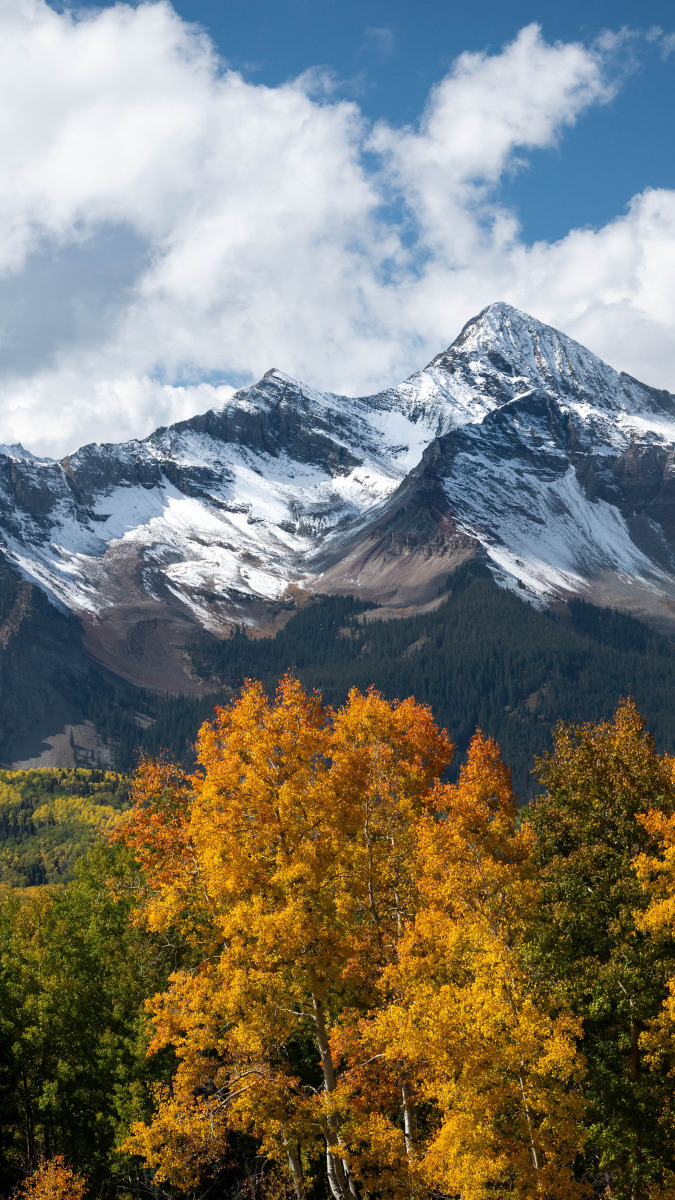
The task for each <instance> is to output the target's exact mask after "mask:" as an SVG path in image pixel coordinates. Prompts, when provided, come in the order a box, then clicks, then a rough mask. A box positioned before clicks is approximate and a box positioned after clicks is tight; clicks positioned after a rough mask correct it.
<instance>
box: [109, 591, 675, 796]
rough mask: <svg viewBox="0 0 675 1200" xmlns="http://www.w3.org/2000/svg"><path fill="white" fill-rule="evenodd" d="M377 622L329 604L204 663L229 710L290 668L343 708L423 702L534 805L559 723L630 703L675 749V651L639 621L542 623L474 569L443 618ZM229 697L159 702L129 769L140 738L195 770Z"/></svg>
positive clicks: (340, 601)
mask: <svg viewBox="0 0 675 1200" xmlns="http://www.w3.org/2000/svg"><path fill="white" fill-rule="evenodd" d="M365 610H366V606H365V605H364V604H361V603H359V602H357V601H355V600H353V599H351V598H349V597H330V598H329V597H322V598H320V599H318V600H317V601H316V602H314V603H312V604H310V605H309V606H308V607H306V608H305V609H304V610H302V611H301V612H299V613H298V614H297V615H296V616H294V617H293V618H292V619H291V620H290V621H289V622H288V624H287V625H286V626H285V628H284V629H283V630H281V631H280V632H279V633H278V634H277V635H276V637H274V638H271V639H270V638H261V639H256V640H253V639H250V638H248V637H246V636H245V635H244V634H243V633H242V632H239V633H238V634H236V635H235V636H234V637H232V638H230V639H226V640H225V641H222V642H219V643H215V644H214V642H213V640H212V639H209V640H208V641H207V640H206V639H205V640H204V642H203V643H201V645H199V646H197V647H196V648H195V649H194V650H193V653H192V659H193V663H194V666H195V668H196V670H197V671H198V672H199V674H200V675H201V676H203V677H204V678H206V679H211V680H213V685H214V687H216V686H220V687H221V688H223V689H224V690H223V691H222V692H221V698H226V697H227V696H229V695H230V694H231V690H232V689H234V688H236V687H238V685H239V684H240V682H241V681H242V680H243V679H244V678H246V677H251V678H256V679H261V680H262V681H263V682H264V683H265V684H266V685H267V686H270V687H271V686H273V685H274V684H275V683H276V681H277V680H278V678H279V677H280V675H281V674H283V672H284V671H286V670H292V671H294V672H295V673H297V675H298V677H299V678H300V679H301V680H302V682H303V683H304V684H305V685H307V686H316V687H320V688H321V690H322V692H323V694H324V696H325V697H326V699H327V700H328V701H330V702H331V703H332V704H336V703H341V702H342V701H343V700H344V699H345V697H346V695H347V692H348V691H349V689H350V688H351V687H353V686H356V687H358V688H361V689H365V688H367V687H369V686H370V685H371V684H374V685H375V687H377V688H378V689H379V690H381V691H382V692H383V693H384V695H385V696H387V697H388V698H390V699H393V698H396V697H398V698H402V697H405V696H409V695H414V696H415V697H416V698H417V699H418V700H419V701H421V702H424V703H427V704H431V706H432V708H433V711H434V716H435V718H436V720H437V721H438V722H439V723H440V724H441V725H443V726H445V727H446V728H447V729H448V731H449V733H450V735H451V737H452V738H453V740H454V741H455V742H456V744H457V747H458V750H459V751H460V754H463V753H464V751H465V750H466V747H467V745H468V743H469V740H470V738H471V736H472V734H473V733H474V731H475V729H476V727H477V726H479V727H480V728H482V729H483V730H484V732H485V733H488V734H491V735H492V736H494V737H496V738H497V740H498V741H499V744H500V745H501V746H502V748H503V751H504V755H505V757H506V759H507V761H508V762H509V764H510V765H511V767H512V769H513V772H514V779H515V782H516V788H517V791H518V792H519V793H520V794H521V795H523V796H525V795H530V794H532V791H533V784H532V782H531V777H530V774H529V772H530V768H531V765H532V759H533V756H534V755H535V754H538V753H541V752H542V751H543V750H545V749H546V748H547V747H548V746H549V745H550V732H551V729H552V727H553V725H554V724H555V722H556V721H557V720H559V719H563V720H569V721H575V722H576V721H584V720H597V719H598V718H600V717H605V716H608V715H609V714H610V713H611V712H612V711H613V709H614V708H615V707H616V704H617V703H618V701H619V699H620V698H621V697H622V696H624V695H626V694H628V693H631V694H632V695H634V697H635V699H636V701H637V703H638V706H639V707H640V710H641V712H643V713H644V716H645V718H646V720H647V723H648V725H649V727H650V729H651V730H652V731H653V733H654V736H655V738H656V741H657V744H658V745H659V746H660V747H661V748H662V749H663V750H673V749H675V704H674V700H675V643H674V642H673V641H672V640H671V639H670V638H669V637H666V636H663V635H661V634H658V633H655V632H653V631H651V630H649V629H647V628H646V627H645V626H644V625H642V624H641V623H639V622H638V621H635V620H633V619H632V618H630V617H626V616H624V615H621V614H618V613H614V612H610V611H603V610H601V609H597V608H595V607H593V606H592V605H588V604H584V603H583V602H582V601H572V603H571V604H569V605H565V606H560V607H559V610H558V612H557V613H551V612H548V611H546V612H540V611H538V610H536V609H534V608H532V606H531V605H529V604H527V603H524V602H523V601H521V600H520V599H519V598H518V597H517V596H515V595H513V594H512V593H510V592H507V591H504V590H503V589H501V588H498V587H497V586H496V584H494V582H493V581H492V579H491V578H489V577H482V576H480V575H476V574H475V573H473V572H472V571H468V572H465V573H463V574H459V575H457V576H455V577H454V579H453V582H452V590H451V593H450V595H449V597H448V599H447V601H445V602H444V603H443V604H442V606H441V607H440V608H439V609H438V610H437V611H436V612H433V613H427V614H425V615H422V616H417V617H411V618H407V619H404V620H394V621H386V622H385V621H372V622H368V623H366V621H365V620H364V613H365ZM217 699H218V693H216V694H215V695H214V696H208V697H205V698H203V699H200V700H194V699H185V698H183V699H178V700H173V701H163V702H161V703H160V704H157V705H156V707H155V709H154V715H155V717H156V720H155V722H154V724H153V725H152V726H151V727H150V728H148V729H147V730H145V731H138V729H137V728H136V729H135V730H133V731H130V732H131V733H132V734H133V739H134V740H129V739H128V738H127V737H126V735H125V740H124V741H123V742H122V743H121V745H120V766H121V767H122V768H123V769H128V768H129V767H131V766H132V765H133V761H134V755H135V747H136V745H137V744H138V742H139V734H140V744H141V745H142V746H143V747H145V748H147V749H148V750H150V751H151V752H156V751H157V750H158V749H160V748H161V747H166V748H168V749H170V750H171V751H173V752H174V753H176V754H178V755H179V756H181V757H184V758H185V759H189V758H190V755H191V745H192V742H193V740H194V736H195V732H196V730H197V729H198V727H199V724H200V722H201V721H202V720H204V719H205V718H207V717H208V716H209V715H210V713H211V711H212V709H213V705H214V702H215V701H216V700H217Z"/></svg>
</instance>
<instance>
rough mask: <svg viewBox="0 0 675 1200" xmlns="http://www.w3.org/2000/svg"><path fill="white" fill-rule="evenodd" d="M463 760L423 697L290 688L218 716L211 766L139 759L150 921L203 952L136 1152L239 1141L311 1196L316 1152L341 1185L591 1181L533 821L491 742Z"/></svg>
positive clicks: (207, 738) (177, 1175)
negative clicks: (541, 932) (555, 988)
mask: <svg viewBox="0 0 675 1200" xmlns="http://www.w3.org/2000/svg"><path fill="white" fill-rule="evenodd" d="M451 755H452V746H451V745H450V743H449V741H448V739H447V736H446V735H445V734H444V733H443V732H442V731H439V730H438V728H437V727H436V725H435V724H434V721H433V719H432V717H431V714H430V712H429V710H428V709H427V708H424V707H423V706H421V705H418V704H416V703H415V702H414V701H412V700H406V701H403V702H401V703H389V702H387V701H385V700H384V699H383V698H382V697H381V696H380V695H379V694H378V693H377V692H375V691H370V692H368V693H367V694H366V695H362V694H360V693H358V692H357V691H352V692H351V693H350V695H349V698H348V700H347V703H346V704H345V705H344V707H343V708H341V709H339V710H338V711H332V710H329V709H326V708H324V707H323V705H322V704H321V701H320V699H319V697H318V696H316V695H308V694H307V693H306V692H304V691H303V689H302V687H301V686H300V684H299V683H298V682H297V681H296V680H294V679H291V678H288V677H287V678H285V679H284V680H283V681H282V682H281V684H280V686H279V689H278V692H277V694H276V696H275V697H274V698H273V699H271V700H270V699H268V698H267V696H266V695H265V694H264V692H263V690H262V688H261V687H260V686H259V685H257V684H248V685H247V686H246V687H245V688H244V690H243V693H242V695H241V698H240V699H239V700H238V701H236V702H235V703H233V704H232V705H231V706H230V707H229V708H227V709H221V710H218V712H217V714H216V718H215V720H214V721H213V722H212V723H211V724H207V725H206V726H204V728H203V729H202V732H201V737H200V748H199V768H198V770H197V772H196V773H195V774H194V775H192V776H184V775H182V774H181V773H180V772H178V771H177V770H176V769H175V768H174V767H171V766H162V765H161V764H157V763H146V765H145V766H144V767H143V768H142V770H141V772H140V773H139V776H138V778H137V782H136V793H135V796H136V803H135V808H134V810H133V814H132V817H131V819H130V821H129V822H128V824H127V827H126V833H125V837H126V840H127V842H128V844H129V845H131V846H132V847H133V848H134V850H135V852H136V854H137V856H138V859H139V862H140V864H141V866H142V868H143V871H144V893H143V899H142V903H141V904H140V905H139V908H138V914H137V919H138V920H139V921H141V922H143V923H145V924H146V925H147V926H148V927H149V928H151V929H153V930H156V931H160V930H164V931H166V932H168V931H170V930H172V929H177V930H180V932H181V934H182V936H185V937H187V938H188V939H189V941H190V943H191V944H192V945H193V947H194V948H196V949H198V951H199V956H200V958H199V962H198V965H197V966H196V967H195V968H194V969H191V970H183V971H180V972H177V973H175V974H174V975H173V976H172V978H171V981H170V986H169V989H168V990H167V991H166V992H163V993H160V994H158V995H156V996H155V997H154V998H153V999H152V1000H151V1001H150V1002H149V1009H150V1012H151V1016H152V1024H153V1030H154V1032H153V1040H152V1044H151V1050H153V1051H158V1050H160V1049H163V1048H166V1047H168V1046H171V1047H173V1049H174V1051H175V1053H176V1056H177V1064H178V1065H177V1069H176V1072H175V1076H174V1079H173V1083H172V1086H171V1087H170V1088H167V1089H165V1090H163V1091H159V1092H158V1095H157V1111H156V1115H155V1117H154V1119H153V1120H152V1121H151V1122H149V1123H139V1124H137V1125H136V1126H135V1127H134V1128H133V1131H132V1135H131V1137H130V1139H129V1140H128V1141H127V1143H126V1149H127V1150H132V1151H134V1152H136V1153H138V1154H141V1155H142V1156H143V1157H144V1158H145V1160H146V1162H147V1163H148V1164H149V1165H151V1166H152V1167H154V1168H155V1170H156V1174H157V1178H158V1179H160V1180H161V1179H164V1180H167V1181H169V1182H172V1183H175V1184H178V1185H179V1186H186V1184H189V1183H190V1182H194V1181H195V1180H196V1179H197V1178H198V1176H199V1173H200V1171H202V1170H203V1169H204V1167H205V1165H207V1164H208V1163H209V1162H212V1161H215V1160H217V1159H218V1158H219V1157H220V1156H222V1155H223V1154H224V1153H225V1152H226V1147H227V1144H228V1137H229V1136H230V1135H231V1134H232V1133H233V1132H234V1131H237V1132H241V1131H243V1132H246V1133H248V1134H251V1135H254V1136H255V1137H256V1138H257V1139H258V1140H259V1143H260V1145H261V1148H262V1151H263V1153H265V1154H267V1155H268V1156H269V1157H271V1158H272V1159H274V1160H276V1161H278V1162H284V1163H285V1164H287V1169H288V1170H289V1172H290V1174H291V1176H292V1179H293V1183H294V1186H295V1189H296V1192H297V1194H298V1196H299V1197H302V1196H304V1195H305V1192H306V1188H307V1185H308V1181H309V1179H310V1178H311V1174H312V1170H313V1166H314V1165H316V1164H317V1163H318V1161H319V1158H320V1157H323V1159H324V1162H325V1169H326V1174H327V1178H328V1183H329V1186H330V1190H331V1192H332V1194H333V1196H334V1197H335V1200H349V1197H356V1196H359V1195H361V1194H363V1195H364V1196H365V1195H366V1194H370V1193H372V1192H377V1193H378V1194H380V1195H386V1194H390V1195H392V1196H401V1195H411V1194H416V1192H417V1190H418V1189H419V1188H427V1189H428V1187H429V1186H430V1185H432V1186H435V1187H439V1186H440V1187H441V1188H442V1189H443V1190H446V1189H453V1190H454V1189H457V1188H461V1189H462V1194H463V1195H466V1196H467V1197H471V1200H473V1198H474V1197H476V1198H477V1197H480V1196H483V1195H487V1194H489V1195H491V1196H494V1194H495V1192H494V1188H495V1186H504V1187H508V1189H509V1194H511V1195H514V1196H522V1197H529V1196H533V1197H534V1196H539V1195H543V1194H547V1195H549V1196H551V1197H557V1196H558V1195H560V1196H561V1197H562V1196H563V1195H565V1196H568V1197H571V1196H573V1195H576V1194H577V1191H576V1190H575V1187H576V1185H575V1184H574V1182H573V1179H572V1174H571V1171H572V1165H571V1164H572V1161H573V1159H574V1155H575V1153H576V1150H577V1146H578V1142H579V1132H578V1111H579V1110H578V1101H577V1100H575V1099H574V1096H573V1095H572V1091H571V1089H572V1084H573V1082H574V1079H575V1076H576V1075H577V1074H578V1071H579V1065H578V1063H575V1061H574V1039H575V1037H576V1035H577V1033H578V1026H577V1024H576V1023H575V1022H574V1020H573V1019H572V1018H571V1017H570V1016H569V1015H568V1014H567V1013H566V1012H563V1011H562V1006H561V1004H560V1003H559V1002H557V1001H556V1003H555V1004H552V1003H551V1000H550V998H549V997H548V995H547V994H546V989H545V987H543V986H542V985H540V986H539V987H538V988H537V987H535V986H534V985H533V984H531V982H529V980H528V978H527V976H526V970H525V967H524V964H523V961H522V955H521V945H520V944H521V942H522V928H523V923H524V919H525V916H524V914H525V913H526V912H531V911H532V910H533V908H534V907H536V904H537V893H536V887H535V886H534V884H533V881H532V872H531V867H530V866H528V854H529V838H530V834H529V833H528V831H527V830H525V831H518V830H517V828H516V809H515V803H514V798H513V795H512V793H511V789H510V783H509V778H508V772H507V771H506V769H505V768H504V766H503V765H502V764H501V762H500V760H499V755H498V751H497V749H496V746H495V745H494V743H492V742H490V741H489V740H488V741H486V740H485V739H483V738H482V737H481V736H478V737H477V739H476V741H475V742H474V745H473V747H472V751H471V754H470V758H469V762H468V764H467V766H466V767H465V768H464V769H463V771H462V775H461V779H460V783H459V784H458V785H457V786H456V787H449V786H447V785H444V784H442V782H441V777H442V775H443V773H444V771H445V769H446V767H447V765H448V763H449V761H450V759H451ZM458 1005H459V1007H458ZM460 1014H461V1019H460ZM422 1031H424V1033H423V1034H422ZM479 1118H480V1119H479ZM500 1130H501V1133H500V1132H499V1131H500ZM508 1131H511V1133H512V1134H513V1132H514V1131H515V1136H512V1137H511V1141H512V1142H513V1148H511V1149H508V1150H507V1148H506V1147H507V1142H508V1141H509V1135H508ZM451 1144H452V1145H453V1146H454V1150H453V1154H452V1155H449V1151H448V1147H449V1146H450V1145H451ZM471 1180H473V1182H471ZM542 1187H545V1188H547V1189H548V1190H547V1191H545V1192H544V1191H542ZM467 1189H469V1190H467ZM565 1189H566V1190H565Z"/></svg>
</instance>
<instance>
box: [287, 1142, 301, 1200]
mask: <svg viewBox="0 0 675 1200" xmlns="http://www.w3.org/2000/svg"><path fill="white" fill-rule="evenodd" d="M284 1146H285V1147H286V1154H287V1155H288V1166H289V1168H290V1172H291V1177H292V1179H293V1187H294V1188H295V1194H296V1196H297V1198H298V1200H305V1180H304V1176H303V1174H302V1163H301V1162H300V1155H299V1154H298V1149H297V1146H294V1145H292V1143H291V1142H289V1140H288V1138H286V1137H284Z"/></svg>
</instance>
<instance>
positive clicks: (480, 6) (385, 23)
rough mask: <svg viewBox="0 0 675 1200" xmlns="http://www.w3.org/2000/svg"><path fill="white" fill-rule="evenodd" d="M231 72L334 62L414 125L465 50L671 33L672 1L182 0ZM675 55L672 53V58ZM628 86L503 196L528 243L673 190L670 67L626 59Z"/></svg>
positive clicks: (351, 90) (382, 107) (392, 114)
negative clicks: (643, 195)
mask: <svg viewBox="0 0 675 1200" xmlns="http://www.w3.org/2000/svg"><path fill="white" fill-rule="evenodd" d="M175 7H176V9H177V11H178V12H180V13H181V14H182V15H183V16H184V17H185V19H186V20H189V21H198V22H200V23H201V24H202V25H203V26H204V27H205V28H206V29H208V30H209V32H210V34H211V35H212V37H213V38H214V41H215V42H216V44H217V45H218V47H219V50H220V52H221V54H222V55H223V56H224V58H225V59H226V60H227V61H228V62H229V63H230V64H231V65H232V67H234V68H235V69H236V70H240V71H242V72H243V73H244V74H245V75H246V76H247V77H249V78H252V79H255V80H258V81H260V82H264V83H266V84H269V85H271V86H276V85H278V84H280V83H283V82H284V81H285V80H287V79H288V78H289V77H291V76H294V75H299V74H301V73H302V72H303V71H306V70H307V69H308V68H311V67H328V68H330V69H332V70H333V71H335V73H336V76H337V78H338V79H339V80H341V81H342V82H343V88H344V94H346V95H352V96H354V97H355V98H356V99H357V100H358V103H359V106H360V108H361V109H362V110H363V112H364V113H367V114H368V115H369V116H370V117H371V118H373V119H377V118H379V117H386V118H387V119H388V120H390V121H393V122H396V123H410V122H413V123H414V122H415V121H417V120H418V119H419V116H420V113H421V112H422V110H423V108H424V105H425V102H426V99H427V96H428V94H429V91H430V89H431V87H432V86H433V85H434V84H435V83H437V82H438V80H439V79H441V78H442V77H443V76H444V75H445V74H446V72H447V71H448V70H449V69H450V67H451V65H452V62H453V60H454V59H455V58H456V57H457V56H458V55H459V54H461V53H462V52H463V51H465V50H474V51H481V50H484V49H486V48H488V47H489V48H491V49H492V50H497V49H498V48H499V47H500V46H501V45H502V44H503V43H504V42H508V41H510V40H511V39H512V38H513V37H515V35H516V34H517V33H518V30H520V29H522V28H523V26H525V25H528V24H530V23H531V22H533V21H536V22H538V23H539V24H540V25H541V27H542V31H543V34H544V36H545V37H546V39H547V40H548V41H556V40H559V39H560V40H562V41H574V40H577V39H580V40H582V41H585V42H591V41H592V40H593V39H594V38H595V37H597V36H598V34H600V33H601V32H602V31H603V30H604V29H610V30H619V29H621V28H622V27H624V28H627V29H632V30H645V31H646V30H649V29H651V28H654V27H655V26H660V27H661V28H662V29H663V30H664V31H668V32H673V31H675V6H674V5H673V3H672V0H642V2H641V3H636V2H635V0H612V2H611V3H592V2H591V3H589V2H588V0H586V2H584V0H565V3H551V2H550V0H549V2H548V3H542V2H536V0H535V2H534V3H533V2H532V0H510V2H509V3H504V0H481V2H480V3H470V2H469V3H467V2H461V3H460V2H458V0H446V2H445V3H442V2H440V0H410V2H403V3H402V2H401V0H378V2H375V3H374V2H373V0H225V2H221V3H213V2H212V0H182V2H181V0H179V2H178V3H176V5H175ZM674 57H675V56H674ZM623 69H624V70H626V71H627V72H628V73H629V74H630V79H629V82H628V83H627V85H626V87H625V89H624V90H622V92H621V93H620V94H619V95H618V96H617V97H616V98H615V99H614V101H613V102H612V104H611V105H609V106H607V107H606V108H603V109H601V110H595V111H593V112H589V113H587V114H586V115H585V116H584V119H583V120H582V121H580V122H579V124H578V126H577V127H576V129H575V130H574V133H573V134H572V135H569V136H568V137H566V138H565V144H564V147H561V148H560V149H559V150H557V151H555V152H551V151H547V152H545V153H543V154H540V155H537V156H536V157H535V159H534V160H533V163H532V169H530V170H528V171H524V172H520V173H518V174H517V175H516V176H514V178H513V180H512V182H511V184H510V186H508V187H507V189H506V193H507V195H508V197H509V199H510V200H511V201H512V202H513V203H514V204H515V205H516V206H517V209H518V213H519V216H520V218H521V221H522V223H523V228H524V232H525V234H526V236H527V237H530V238H532V239H535V238H539V237H545V238H555V237H562V236H563V235H564V234H565V233H567V231H568V230H569V229H570V228H571V227H572V226H575V225H586V224H590V225H598V224H602V223H604V222H605V221H607V220H609V219H611V218H612V217H613V216H615V215H616V214H617V212H618V211H620V210H621V208H622V207H623V206H624V205H626V204H627V203H628V202H629V200H630V199H631V197H632V196H634V195H635V194H636V192H639V191H641V190H642V189H643V188H644V187H646V186H650V187H668V188H671V187H674V186H675V146H674V145H673V141H674V138H673V118H674V115H675V62H674V61H673V59H671V61H670V62H669V61H667V59H665V58H664V57H663V55H662V54H661V53H660V52H659V48H658V47H656V46H655V47H654V49H653V52H652V53H651V54H649V53H647V54H640V55H639V56H638V57H636V60H635V62H634V63H633V64H632V69H631V65H630V64H624V68H623Z"/></svg>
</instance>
